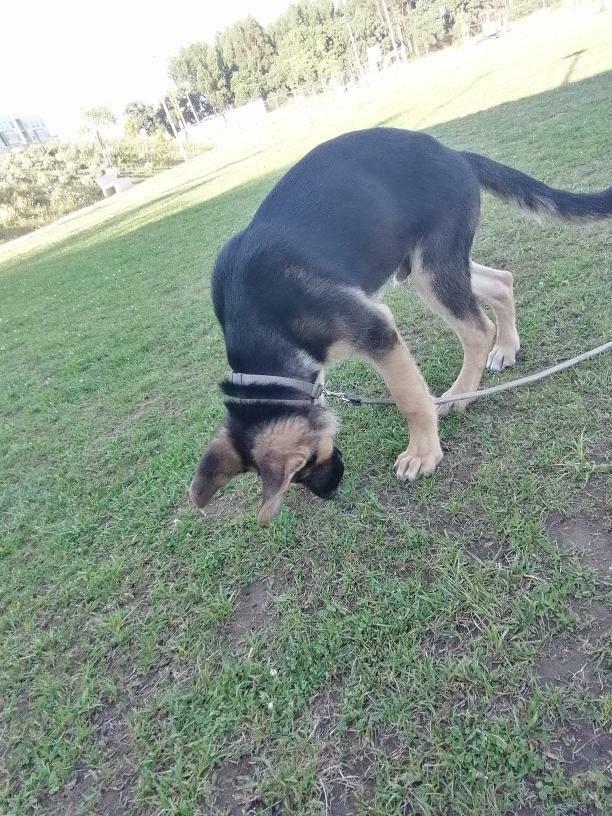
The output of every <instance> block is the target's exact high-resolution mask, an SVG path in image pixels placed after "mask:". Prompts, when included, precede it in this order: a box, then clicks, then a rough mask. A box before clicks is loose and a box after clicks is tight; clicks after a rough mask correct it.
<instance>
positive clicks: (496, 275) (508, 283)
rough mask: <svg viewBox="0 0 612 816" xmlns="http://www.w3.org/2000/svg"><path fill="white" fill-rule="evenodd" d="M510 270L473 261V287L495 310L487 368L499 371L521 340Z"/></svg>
mask: <svg viewBox="0 0 612 816" xmlns="http://www.w3.org/2000/svg"><path fill="white" fill-rule="evenodd" d="M512 284H513V278H512V273H511V272H505V271H504V270H502V269H492V268H491V267H489V266H481V264H477V263H474V261H472V291H473V292H474V294H475V295H476V297H477V298H479V300H482V301H483V303H486V304H488V305H489V306H491V308H492V309H493V311H494V312H495V322H496V323H497V337H496V339H495V345H494V346H493V348H492V349H491V351H490V353H489V357H488V359H487V368H490V369H491V371H502V370H503V369H504V368H506V367H507V366H511V365H514V363H515V362H516V352H517V351H518V350H519V349H520V347H521V341H520V339H519V334H518V331H517V328H516V315H515V308H514V294H513V288H512Z"/></svg>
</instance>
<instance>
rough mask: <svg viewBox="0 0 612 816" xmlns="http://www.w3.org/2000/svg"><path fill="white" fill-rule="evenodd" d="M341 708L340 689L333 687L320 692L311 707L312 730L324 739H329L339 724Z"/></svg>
mask: <svg viewBox="0 0 612 816" xmlns="http://www.w3.org/2000/svg"><path fill="white" fill-rule="evenodd" d="M339 708H340V691H339V690H338V689H331V690H330V691H325V692H323V694H320V695H319V696H318V697H317V698H316V699H315V701H314V703H313V705H312V709H311V717H312V731H311V736H314V735H315V734H316V735H317V736H319V737H322V738H324V739H329V737H330V736H331V735H332V734H333V732H334V729H335V728H336V726H337V724H338V712H339Z"/></svg>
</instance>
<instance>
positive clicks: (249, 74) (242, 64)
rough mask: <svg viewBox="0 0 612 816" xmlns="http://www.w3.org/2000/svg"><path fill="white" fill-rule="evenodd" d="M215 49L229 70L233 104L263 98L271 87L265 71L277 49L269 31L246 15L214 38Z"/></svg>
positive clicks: (267, 72)
mask: <svg viewBox="0 0 612 816" xmlns="http://www.w3.org/2000/svg"><path fill="white" fill-rule="evenodd" d="M217 48H218V49H219V51H220V52H221V55H222V57H223V63H224V64H225V65H226V66H227V70H228V72H229V86H230V88H231V91H232V96H233V97H234V101H235V103H236V104H238V105H240V104H242V103H244V102H248V101H249V100H251V99H255V98H256V97H258V96H263V97H265V96H266V94H267V93H268V91H269V90H270V88H269V84H268V74H269V73H270V68H271V66H272V61H273V59H274V55H275V52H276V49H275V47H274V43H273V41H272V38H271V37H270V35H269V34H267V33H266V32H265V31H264V29H263V27H262V26H261V25H260V24H259V23H258V22H257V20H254V19H253V17H247V18H246V19H245V20H238V22H236V23H234V24H233V25H232V26H230V27H229V28H226V29H225V31H223V32H222V33H221V34H220V35H218V37H217Z"/></svg>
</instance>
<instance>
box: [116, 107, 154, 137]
mask: <svg viewBox="0 0 612 816" xmlns="http://www.w3.org/2000/svg"><path fill="white" fill-rule="evenodd" d="M125 115H126V116H127V117H128V120H127V123H126V125H127V124H128V123H130V129H131V130H132V131H135V134H138V133H140V132H141V131H143V130H144V132H145V133H146V134H147V136H152V135H153V134H154V133H155V132H156V131H159V130H160V128H161V127H162V126H163V125H162V123H161V122H160V121H159V119H158V117H157V111H156V110H155V108H154V107H153V105H147V104H146V103H145V102H130V104H129V105H128V106H127V107H126V109H125Z"/></svg>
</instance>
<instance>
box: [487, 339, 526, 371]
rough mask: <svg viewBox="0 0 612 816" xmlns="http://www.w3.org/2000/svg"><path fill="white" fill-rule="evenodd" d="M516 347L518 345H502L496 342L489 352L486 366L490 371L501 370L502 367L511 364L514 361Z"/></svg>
mask: <svg viewBox="0 0 612 816" xmlns="http://www.w3.org/2000/svg"><path fill="white" fill-rule="evenodd" d="M518 349H519V347H518V346H514V345H511V346H502V345H498V344H497V343H496V344H495V345H494V346H493V348H492V349H491V351H490V352H489V356H488V358H487V368H488V369H489V370H490V371H503V370H504V368H508V367H509V366H513V365H514V364H515V363H516V352H517V351H518Z"/></svg>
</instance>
